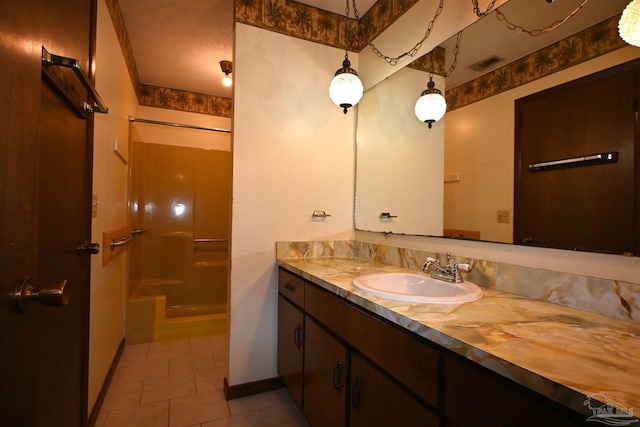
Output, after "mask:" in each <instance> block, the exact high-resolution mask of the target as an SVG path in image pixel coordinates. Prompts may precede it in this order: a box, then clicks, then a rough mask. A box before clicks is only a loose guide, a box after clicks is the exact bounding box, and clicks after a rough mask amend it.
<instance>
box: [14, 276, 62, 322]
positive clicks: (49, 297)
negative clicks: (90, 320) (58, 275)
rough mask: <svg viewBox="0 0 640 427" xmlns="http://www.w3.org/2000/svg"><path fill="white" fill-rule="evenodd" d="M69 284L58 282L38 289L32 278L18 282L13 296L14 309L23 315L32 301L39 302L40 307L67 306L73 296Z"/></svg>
mask: <svg viewBox="0 0 640 427" xmlns="http://www.w3.org/2000/svg"><path fill="white" fill-rule="evenodd" d="M68 284H69V282H68V281H66V280H58V281H56V282H54V283H53V284H52V285H51V286H50V287H47V288H41V289H38V288H37V287H36V286H37V284H36V283H35V282H34V281H33V280H31V279H30V278H26V279H22V280H18V282H17V283H16V286H15V288H14V291H13V294H12V298H13V300H12V304H13V309H14V311H15V312H16V313H20V314H23V313H24V312H25V307H26V305H27V304H28V303H30V302H31V301H38V302H40V305H45V306H48V307H62V306H63V305H67V304H68V303H69V297H70V296H71V295H70V293H69V292H70V291H69V286H68Z"/></svg>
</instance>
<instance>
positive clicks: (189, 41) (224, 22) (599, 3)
mask: <svg viewBox="0 0 640 427" xmlns="http://www.w3.org/2000/svg"><path fill="white" fill-rule="evenodd" d="M581 2H582V0H555V1H552V2H551V3H549V2H548V1H547V0H511V1H509V2H508V3H506V4H505V5H504V6H502V9H501V10H504V11H505V12H504V13H505V15H507V18H508V19H509V20H511V21H513V22H515V23H517V24H519V25H522V26H524V27H526V28H529V29H539V28H544V27H546V26H548V25H550V24H552V23H553V22H555V21H556V20H559V19H562V18H564V17H565V16H566V15H567V14H568V13H569V12H571V11H572V10H574V9H575V8H576V7H577V6H578V5H579V4H580V3H581ZM628 2H629V0H590V1H589V2H588V3H587V4H586V6H585V7H584V8H583V10H581V11H580V12H579V13H578V14H577V15H576V16H575V17H574V18H572V19H571V20H569V21H568V22H567V23H566V24H565V25H563V26H562V27H561V28H560V29H558V30H556V31H553V32H551V33H550V34H547V35H544V36H540V37H530V36H526V35H520V34H514V33H513V32H511V31H508V30H506V29H505V27H504V24H502V23H500V22H498V20H497V19H496V18H495V16H489V17H488V18H487V19H484V20H481V21H479V22H478V23H476V24H474V25H472V26H471V27H469V28H468V29H467V30H464V31H463V36H462V37H463V38H462V43H461V48H460V54H459V57H458V66H457V68H456V71H455V72H454V73H453V74H452V75H451V77H449V78H448V79H447V83H446V86H447V88H452V87H455V86H457V85H459V84H461V83H464V82H465V81H468V80H471V79H473V78H475V77H477V76H478V75H480V74H482V73H478V72H472V71H470V70H469V69H468V66H469V65H471V64H474V63H475V62H477V61H480V60H482V59H484V58H486V57H488V56H490V55H492V54H495V55H499V56H501V57H505V58H506V59H505V61H503V62H502V63H500V64H497V66H499V65H504V64H505V63H508V62H511V61H512V60H515V59H518V58H520V57H522V56H524V55H526V54H528V53H531V52H534V51H536V50H538V49H539V48H540V47H541V46H545V45H547V44H549V43H551V42H553V41H556V40H558V39H560V38H563V37H566V36H567V35H570V34H573V33H575V32H577V31H578V30H579V29H581V28H584V26H585V22H586V23H587V24H588V25H592V24H593V23H597V22H600V21H602V20H604V19H606V18H609V17H611V16H613V15H615V14H617V13H620V12H621V11H622V9H624V6H625V5H626V4H627V3H628ZM233 3H234V2H233V0H120V7H121V9H122V13H123V16H124V21H125V25H126V28H127V32H128V35H129V39H130V42H131V47H132V49H133V55H134V58H135V62H136V67H137V69H138V75H139V77H140V82H141V83H143V84H148V85H153V86H161V87H169V88H173V89H180V90H186V91H191V92H197V93H203V94H207V95H217V96H222V97H225V98H231V96H232V89H231V88H228V87H224V86H222V84H221V80H222V77H223V76H224V74H223V73H222V71H221V69H220V61H222V60H232V59H233V45H232V43H233ZM301 3H304V4H307V5H310V6H314V7H317V8H320V9H324V10H328V11H330V12H334V13H338V14H343V13H344V10H345V2H344V1H342V0H303V1H301ZM374 3H375V0H358V1H357V7H358V11H359V12H360V15H361V16H363V15H364V14H365V13H366V11H367V10H369V8H370V7H371V6H372V5H373V4H374ZM480 3H481V4H485V3H483V2H480ZM516 4H518V5H522V6H524V7H526V9H525V10H524V11H520V10H516V8H515V6H516ZM445 7H446V2H445ZM469 7H471V2H469ZM493 15H495V14H493ZM430 19H431V17H425V26H426V23H427V22H428V21H429V20H430ZM436 24H437V23H436ZM488 27H493V28H497V27H498V28H499V29H500V30H501V31H499V32H497V33H491V34H496V35H494V36H490V35H489V34H490V33H489V31H490V30H489V28H488ZM454 45H455V43H454V42H452V41H449V42H447V43H445V48H446V49H447V52H449V53H451V52H453V46H454ZM452 61H453V58H451V57H448V58H447V61H446V66H447V67H448V66H449V65H450V64H451V62H452ZM489 71H491V69H487V70H485V71H483V73H484V72H489Z"/></svg>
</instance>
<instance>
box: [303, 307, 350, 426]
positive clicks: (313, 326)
mask: <svg viewBox="0 0 640 427" xmlns="http://www.w3.org/2000/svg"><path fill="white" fill-rule="evenodd" d="M347 357H348V350H347V348H346V347H345V346H344V345H342V344H341V343H340V342H339V341H338V340H336V339H335V338H334V337H333V336H332V335H330V334H329V333H328V332H326V331H325V330H324V329H322V328H321V327H320V326H319V325H318V324H317V323H316V322H315V321H313V320H312V319H311V318H310V317H308V316H307V317H306V318H305V349H304V405H303V408H302V412H303V414H304V415H305V417H307V420H308V421H309V423H310V424H311V425H312V426H331V427H339V426H344V425H345V420H346V405H347V403H346V402H347V399H346V396H347V375H348V372H347V362H348V360H347Z"/></svg>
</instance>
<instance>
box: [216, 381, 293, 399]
mask: <svg viewBox="0 0 640 427" xmlns="http://www.w3.org/2000/svg"><path fill="white" fill-rule="evenodd" d="M282 387H284V383H283V382H282V379H281V378H280V377H275V378H268V379H266V380H260V381H254V382H251V383H244V384H238V385H233V386H230V385H229V382H228V381H227V377H225V378H224V384H223V391H224V397H225V398H226V399H227V400H232V399H237V398H239V397H245V396H251V395H253V394H258V393H264V392H265V391H271V390H275V389H278V388H282Z"/></svg>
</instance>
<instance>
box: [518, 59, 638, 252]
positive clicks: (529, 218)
mask: <svg viewBox="0 0 640 427" xmlns="http://www.w3.org/2000/svg"><path fill="white" fill-rule="evenodd" d="M637 70H638V63H637V62H636V63H635V65H634V63H631V64H625V65H623V66H619V67H616V68H614V69H611V70H607V71H605V72H601V73H598V74H594V75H592V76H589V77H587V78H584V79H580V80H577V81H575V82H571V83H568V84H566V85H562V86H559V87H557V88H553V89H550V90H548V91H544V92H541V93H539V94H535V95H532V96H529V97H527V98H523V99H521V100H518V101H517V102H516V135H515V138H516V162H515V163H516V182H515V207H514V243H516V244H528V245H533V246H541V247H553V248H561V249H577V250H586V251H597V252H608V253H617V254H621V253H624V252H629V253H636V254H637V252H638V246H639V245H638V240H637V239H638V237H640V236H638V230H637V222H638V218H637V217H638V213H637V211H636V209H637V206H634V205H635V204H636V203H638V201H637V200H638V198H639V191H638V189H637V188H636V180H637V178H635V175H634V162H636V160H635V159H637V158H638V153H637V152H636V148H635V147H636V146H637V145H638V143H637V141H636V139H637V136H636V130H635V128H636V109H637V107H636V98H637V90H638V89H637V88H638V85H637V83H636V78H637V77H636V75H637V73H638V71H637ZM600 153H615V155H616V156H617V161H615V162H611V163H604V164H591V163H589V162H575V163H573V162H570V163H566V164H564V165H562V167H559V166H558V165H553V164H551V165H549V164H548V162H552V161H557V160H567V159H573V160H577V159H579V158H582V157H586V156H591V155H595V154H600ZM539 163H542V164H547V166H550V167H546V168H544V167H543V168H541V169H538V170H536V169H531V168H530V165H534V164H539ZM569 166H572V167H569ZM634 230H635V231H634Z"/></svg>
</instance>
